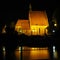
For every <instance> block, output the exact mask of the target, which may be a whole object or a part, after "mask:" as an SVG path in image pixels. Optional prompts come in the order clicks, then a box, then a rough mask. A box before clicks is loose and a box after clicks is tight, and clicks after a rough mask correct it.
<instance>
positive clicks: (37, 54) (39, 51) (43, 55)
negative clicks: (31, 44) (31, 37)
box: [30, 48, 49, 60]
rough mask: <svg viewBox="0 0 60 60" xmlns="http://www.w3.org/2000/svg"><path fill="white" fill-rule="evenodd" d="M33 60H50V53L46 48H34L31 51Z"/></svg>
mask: <svg viewBox="0 0 60 60" xmlns="http://www.w3.org/2000/svg"><path fill="white" fill-rule="evenodd" d="M30 58H31V60H34V59H36V60H38V59H48V58H49V53H48V49H46V48H32V49H31V51H30Z"/></svg>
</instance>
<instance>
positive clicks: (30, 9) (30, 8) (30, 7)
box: [29, 3, 32, 11]
mask: <svg viewBox="0 0 60 60" xmlns="http://www.w3.org/2000/svg"><path fill="white" fill-rule="evenodd" d="M29 11H32V6H31V3H30V4H29Z"/></svg>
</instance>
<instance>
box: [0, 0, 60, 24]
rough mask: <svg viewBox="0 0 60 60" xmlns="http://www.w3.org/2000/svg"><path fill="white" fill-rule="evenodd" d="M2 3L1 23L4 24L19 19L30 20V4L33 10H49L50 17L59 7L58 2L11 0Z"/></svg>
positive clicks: (0, 11)
mask: <svg viewBox="0 0 60 60" xmlns="http://www.w3.org/2000/svg"><path fill="white" fill-rule="evenodd" d="M0 3H1V4H0V21H2V22H3V21H4V23H5V22H8V21H12V20H17V19H18V18H20V19H28V13H29V3H31V5H32V10H39V11H40V10H47V12H48V15H49V14H51V12H52V11H53V10H54V9H55V8H56V7H57V6H59V4H58V5H57V3H58V2H57V0H56V1H55V0H52V1H51V0H20V1H11V0H10V1H4V2H0Z"/></svg>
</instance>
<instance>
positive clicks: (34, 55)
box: [3, 47, 57, 60]
mask: <svg viewBox="0 0 60 60" xmlns="http://www.w3.org/2000/svg"><path fill="white" fill-rule="evenodd" d="M5 54H6V51H5V47H3V55H4V60H5V57H6V56H5ZM14 55H15V60H21V47H17V49H16V50H15V53H14V54H13V56H14ZM56 56H57V52H55V53H54V57H55V58H56ZM49 58H50V56H49V51H48V48H47V47H44V48H37V47H22V60H38V59H39V60H40V59H49Z"/></svg>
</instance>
